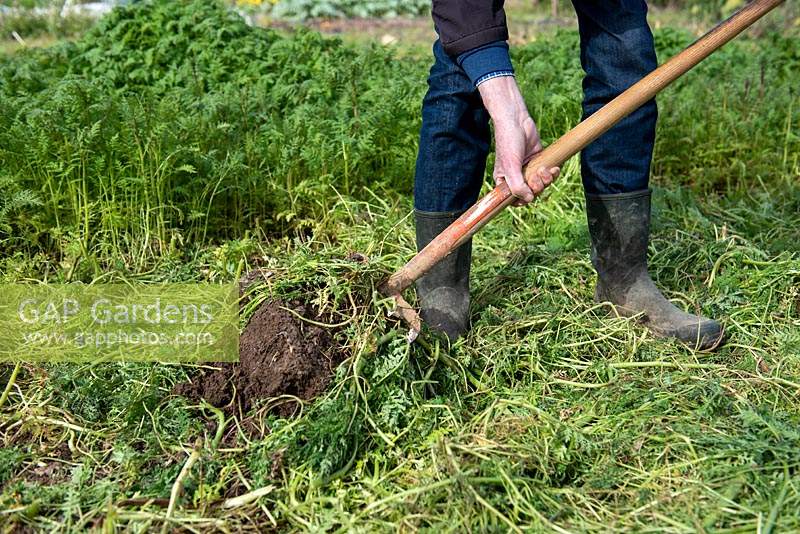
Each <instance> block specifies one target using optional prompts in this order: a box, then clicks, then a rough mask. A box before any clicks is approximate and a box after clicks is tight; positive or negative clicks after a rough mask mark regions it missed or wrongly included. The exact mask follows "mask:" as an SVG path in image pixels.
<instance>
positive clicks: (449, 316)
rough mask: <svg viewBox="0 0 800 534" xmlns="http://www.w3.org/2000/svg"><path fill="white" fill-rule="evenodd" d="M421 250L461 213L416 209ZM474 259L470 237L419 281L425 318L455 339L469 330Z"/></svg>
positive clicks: (418, 291)
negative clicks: (471, 275)
mask: <svg viewBox="0 0 800 534" xmlns="http://www.w3.org/2000/svg"><path fill="white" fill-rule="evenodd" d="M414 215H415V217H416V225H417V250H422V249H423V248H424V247H425V245H427V244H428V243H430V242H431V241H432V240H433V238H434V237H436V236H437V235H439V234H440V233H442V231H443V230H444V229H445V228H447V227H448V226H450V224H451V223H452V222H453V221H455V220H456V219H458V217H459V215H461V213H460V212H459V213H456V212H444V213H440V212H429V211H418V210H417V211H415V212H414ZM471 259H472V240H471V239H470V240H469V241H467V242H466V243H464V244H463V245H461V246H460V247H458V248H457V249H456V250H455V251H453V253H452V254H450V255H449V256H447V257H446V258H445V259H443V260H442V261H441V262H439V263H438V264H437V265H435V266H434V267H433V269H431V270H430V271H428V272H427V273H426V274H425V276H423V277H422V278H420V279H419V280H417V298H418V300H419V303H420V306H421V308H422V314H421V315H422V320H423V321H424V322H425V323H426V324H427V325H428V326H430V327H431V328H432V329H434V330H438V331H440V332H443V333H444V334H445V335H446V336H447V337H448V338H449V339H450V340H451V341H454V340H455V339H457V338H458V337H460V336H462V335H464V334H465V333H466V332H467V330H469V267H470V261H471Z"/></svg>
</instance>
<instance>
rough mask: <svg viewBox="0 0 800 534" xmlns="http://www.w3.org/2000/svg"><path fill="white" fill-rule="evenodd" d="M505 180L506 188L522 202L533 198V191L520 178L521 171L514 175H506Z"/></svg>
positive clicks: (525, 202) (524, 202)
mask: <svg viewBox="0 0 800 534" xmlns="http://www.w3.org/2000/svg"><path fill="white" fill-rule="evenodd" d="M505 180H506V184H508V188H509V189H510V190H511V194H512V195H514V196H515V197H517V199H519V201H520V202H522V204H527V203H528V202H530V201H531V200H533V192H532V191H531V188H530V187H528V184H526V183H525V180H524V179H523V178H522V173H520V174H518V175H514V176H506V177H505Z"/></svg>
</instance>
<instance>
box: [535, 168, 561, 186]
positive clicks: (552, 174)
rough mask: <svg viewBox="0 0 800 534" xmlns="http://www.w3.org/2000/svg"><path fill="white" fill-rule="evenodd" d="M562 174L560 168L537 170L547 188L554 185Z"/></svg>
mask: <svg viewBox="0 0 800 534" xmlns="http://www.w3.org/2000/svg"><path fill="white" fill-rule="evenodd" d="M560 172H561V169H559V168H558V167H551V168H550V169H546V168H544V167H539V169H538V170H537V175H538V177H539V179H540V180H541V181H542V183H544V185H545V186H548V185H550V184H552V183H553V182H554V181H555V179H556V178H558V175H559V173H560Z"/></svg>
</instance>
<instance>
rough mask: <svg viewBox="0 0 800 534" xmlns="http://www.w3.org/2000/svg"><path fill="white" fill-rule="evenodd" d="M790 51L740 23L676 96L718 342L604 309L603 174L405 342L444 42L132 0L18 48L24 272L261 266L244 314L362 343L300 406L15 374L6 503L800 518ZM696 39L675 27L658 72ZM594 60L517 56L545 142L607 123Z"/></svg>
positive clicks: (327, 518)
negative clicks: (279, 306)
mask: <svg viewBox="0 0 800 534" xmlns="http://www.w3.org/2000/svg"><path fill="white" fill-rule="evenodd" d="M164 28H168V29H169V30H168V31H164ZM796 39H797V37H796V36H795V35H793V34H792V33H791V32H790V31H785V32H782V33H772V32H770V33H766V34H764V35H761V36H746V37H744V38H742V39H740V40H738V41H735V42H733V43H731V44H730V45H729V46H727V47H726V48H724V49H723V50H722V51H720V52H719V53H717V54H715V55H714V56H712V57H711V58H709V59H708V60H707V61H706V62H705V63H703V64H702V65H701V66H699V67H698V68H697V69H696V70H694V71H693V72H691V73H689V74H688V75H687V76H685V77H684V78H682V79H681V80H679V81H678V82H676V84H675V85H673V86H672V87H671V88H669V89H667V90H666V91H665V92H664V93H663V94H662V95H660V96H659V98H658V102H659V108H660V119H659V131H658V141H657V146H656V156H655V160H654V164H653V179H652V182H653V186H654V189H655V194H654V227H653V238H652V240H651V245H650V266H651V272H652V274H653V277H654V279H655V280H656V281H657V283H658V284H659V286H660V287H661V288H662V289H664V292H665V294H666V296H667V297H668V298H670V299H671V300H672V301H673V302H675V303H677V304H678V305H679V306H682V307H684V308H685V309H688V310H690V311H693V312H701V313H703V314H705V315H708V316H713V317H719V318H721V319H722V320H723V322H724V324H725V326H726V330H727V334H728V344H727V345H725V346H724V347H723V348H721V349H720V350H719V351H717V352H714V353H699V352H694V351H691V350H689V349H687V348H685V347H683V346H681V345H678V344H676V343H674V342H672V341H669V340H662V339H654V338H653V336H652V334H651V333H649V332H648V331H647V330H646V329H644V328H642V327H640V326H637V325H636V323H635V321H633V320H630V319H626V318H619V317H615V316H614V315H609V314H608V313H607V311H606V310H605V309H603V308H602V307H599V306H598V305H596V304H595V303H594V302H593V301H592V294H593V281H594V273H593V270H592V268H591V265H590V263H589V257H588V235H587V232H586V229H585V213H584V210H583V201H582V190H581V187H580V169H579V162H578V161H577V159H572V160H570V161H569V162H567V163H566V164H565V166H564V170H563V173H562V177H561V178H560V179H559V182H558V183H557V184H555V185H554V186H553V187H552V188H551V189H550V191H549V192H548V193H547V194H546V195H545V197H546V198H544V199H542V200H540V201H537V202H536V203H535V204H534V205H532V206H530V207H528V208H524V209H517V210H511V211H508V212H505V213H503V214H502V215H500V216H499V217H498V218H497V219H496V221H493V222H492V224H490V225H488V226H487V227H486V228H485V229H484V230H483V231H482V232H481V233H480V234H478V235H477V236H476V237H475V242H474V250H475V261H474V268H473V282H472V291H473V308H472V311H473V317H472V322H473V329H472V331H471V333H470V334H469V335H468V336H467V337H465V338H464V339H462V340H459V341H458V342H457V343H456V344H454V345H453V346H449V345H447V344H446V343H444V342H442V341H441V340H439V339H437V338H436V337H435V336H432V335H428V334H425V335H423V337H422V338H421V340H420V342H418V343H415V344H413V345H409V344H408V343H407V342H406V340H405V330H404V327H403V326H402V325H401V324H399V323H397V322H396V321H395V320H394V319H392V318H391V317H390V316H389V315H390V311H391V302H389V301H388V300H387V299H384V298H383V297H382V296H381V295H380V294H379V292H378V291H377V289H376V288H377V286H378V284H379V283H380V282H381V281H382V280H383V279H385V277H386V276H388V275H389V274H391V273H392V272H393V271H395V270H396V269H397V268H399V267H400V266H401V265H402V264H403V263H404V262H405V261H407V260H408V259H409V258H410V257H411V256H412V255H413V253H414V251H415V249H414V239H413V227H412V221H411V218H410V213H411V199H410V195H411V190H412V180H413V164H414V158H415V156H416V136H417V133H418V128H419V114H420V105H421V98H422V95H423V94H424V91H425V81H424V80H425V76H426V75H427V70H428V68H429V63H430V59H429V58H428V57H416V56H413V55H411V56H404V57H402V59H398V58H397V57H396V55H395V53H394V52H392V51H390V50H387V49H384V48H381V47H377V46H374V47H366V46H362V47H353V46H349V45H345V44H343V43H342V42H340V41H338V40H335V39H326V38H322V37H321V36H319V35H317V34H315V33H311V32H307V31H299V32H296V33H279V32H275V31H271V30H262V29H258V28H252V27H249V26H247V25H246V24H244V22H243V21H242V20H241V19H239V18H238V17H237V16H235V15H233V14H231V13H230V12H229V11H227V10H226V9H224V8H223V7H221V6H219V5H217V4H213V3H210V2H200V1H197V2H174V3H173V2H170V3H161V2H152V3H151V2H143V3H139V4H135V5H133V6H130V7H125V8H121V9H118V10H116V11H114V12H113V13H112V14H111V15H109V16H108V17H107V18H105V19H103V20H102V21H101V22H100V24H99V25H98V26H97V27H95V28H94V29H92V30H91V31H90V32H89V33H87V34H86V35H84V36H83V37H82V38H81V39H79V40H78V41H76V42H74V43H66V44H59V45H55V46H53V47H50V48H46V49H41V50H29V51H24V52H20V53H18V54H15V55H14V56H11V57H5V58H2V59H0V121H2V122H1V123H0V193H1V194H0V279H2V280H3V281H4V282H20V281H40V280H47V281H81V282H99V281H102V282H111V281H136V282H146V283H155V282H164V281H172V282H175V281H227V282H229V281H234V280H236V279H238V278H239V277H241V276H242V275H243V274H244V273H246V272H249V271H252V270H258V271H259V272H261V273H262V274H263V277H262V278H263V282H261V283H259V284H258V285H257V286H256V287H254V288H253V290H252V293H251V300H250V303H249V304H248V305H247V306H246V307H245V309H244V310H243V321H244V320H246V318H247V317H248V316H249V315H250V314H252V313H253V311H254V310H255V308H256V307H257V306H258V305H259V304H260V303H261V302H264V301H266V300H271V299H275V298H279V299H284V300H291V299H302V300H303V301H305V302H307V303H309V304H310V305H312V306H313V307H314V308H315V309H316V310H318V311H319V312H320V314H319V316H320V317H326V321H327V322H328V323H329V324H331V325H337V326H335V327H331V331H332V333H333V335H334V337H335V340H336V345H337V350H340V351H342V352H343V353H344V354H345V355H346V356H347V358H346V360H345V361H344V363H342V364H341V365H340V366H339V367H338V368H337V369H336V370H335V374H334V377H333V380H332V384H331V387H330V388H329V390H328V391H327V392H326V394H325V395H323V396H322V397H320V398H318V399H316V400H315V401H313V402H309V403H306V404H305V405H304V406H303V409H302V412H301V413H300V414H299V415H298V416H297V417H293V418H281V417H278V416H276V415H274V414H273V413H272V412H271V411H270V406H271V404H270V402H269V401H264V402H263V403H262V404H260V405H258V406H257V407H255V408H253V409H252V410H250V411H249V412H247V413H236V414H230V413H225V412H222V411H220V410H218V409H215V408H212V407H210V406H209V405H207V404H204V403H201V404H194V403H191V402H189V401H187V400H186V399H184V398H182V397H179V396H177V395H174V394H173V393H172V391H173V388H174V386H175V385H176V384H177V383H179V382H182V381H184V380H186V379H187V377H189V376H190V375H192V374H193V373H194V372H195V371H196V369H195V368H194V367H192V366H187V365H183V366H182V365H156V364H126V363H119V364H100V363H98V364H80V365H77V364H51V365H32V364H21V365H19V366H16V367H14V366H3V367H0V391H2V393H1V394H0V395H1V396H0V487H1V488H2V489H0V514H2V515H0V517H2V522H3V523H4V524H8V525H11V526H12V528H18V529H24V528H33V529H37V530H38V529H41V530H44V529H47V530H54V531H63V532H74V531H85V530H89V529H97V530H99V529H108V530H109V531H110V530H112V529H114V530H131V531H142V532H143V531H150V530H155V529H162V528H164V527H166V528H167V529H183V530H194V531H201V532H205V531H216V530H228V531H241V530H254V531H308V530H314V531H326V532H328V531H330V532H337V531H365V532H367V531H390V530H401V531H417V530H422V531H427V530H434V529H436V530H441V531H447V532H462V531H480V532H483V531H509V530H511V531H517V530H522V531H532V532H540V531H544V532H550V531H557V532H607V531H609V530H612V531H636V532H643V531H655V532H791V531H794V530H798V529H800V514H799V513H798V510H800V475H799V474H798V473H799V471H798V469H799V465H800V454H798V451H800V430H799V429H800V408H798V406H800V404H799V403H800V247H799V246H798V243H800V185H799V184H798V177H799V176H800V161H799V160H798V154H800V150H799V149H800V137H799V136H798V128H800V102H798V93H797V89H796V83H794V81H793V80H794V77H795V73H796V72H797V69H798V66H800V57H798V55H797V50H798V49H797V47H796ZM690 41H691V36H690V35H689V34H687V33H685V32H683V31H680V30H675V29H669V28H665V29H660V30H658V31H656V43H657V47H658V53H659V57H660V59H661V60H662V61H663V60H664V59H666V58H667V57H669V56H671V55H672V54H674V53H676V52H677V51H679V50H680V49H682V47H683V46H685V45H686V44H688V43H689V42H690ZM577 46H578V38H577V34H576V33H575V32H573V31H567V30H559V31H558V32H556V33H555V35H554V36H553V37H548V38H547V39H541V40H538V41H536V42H533V43H530V44H528V45H525V46H521V47H517V48H516V49H515V50H514V51H513V54H514V62H515V66H516V69H517V73H518V79H519V82H520V85H521V87H522V89H523V92H524V93H525V96H526V101H527V102H528V105H529V108H530V111H531V114H532V116H533V117H534V119H535V120H536V121H537V123H538V125H539V126H540V130H541V132H542V135H543V137H544V139H545V140H546V141H547V142H552V141H553V140H554V139H556V138H557V137H558V136H559V135H561V134H562V133H564V132H565V131H567V130H568V129H569V128H570V127H571V126H573V125H574V124H576V123H577V121H578V120H579V119H580V98H581V90H580V80H581V70H580V64H579V59H578V55H577ZM490 165H491V161H490ZM486 187H487V190H488V187H489V177H488V176H487V186H486ZM408 296H409V298H410V299H411V300H412V301H413V292H410V293H409V295H408ZM178 490H180V491H178ZM173 494H174V495H175V496H174V497H173ZM170 502H172V505H170Z"/></svg>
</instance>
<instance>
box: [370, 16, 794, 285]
mask: <svg viewBox="0 0 800 534" xmlns="http://www.w3.org/2000/svg"><path fill="white" fill-rule="evenodd" d="M781 3H783V0H753V1H752V2H750V3H749V4H747V5H746V6H745V7H743V8H742V9H740V10H739V11H737V12H736V13H734V14H733V15H732V16H731V17H730V18H728V19H727V20H725V21H723V22H721V23H719V24H718V25H717V26H715V27H714V28H713V29H712V30H711V31H709V32H708V33H707V34H705V35H704V36H703V37H701V38H700V39H698V40H697V41H695V42H694V43H692V44H691V45H690V46H689V47H688V48H686V49H685V50H683V51H682V52H681V53H680V54H678V55H677V56H675V57H673V58H672V59H670V60H669V61H667V62H666V63H664V64H663V65H661V66H660V67H658V68H657V69H656V70H654V71H653V72H651V73H650V74H648V75H647V76H645V77H644V78H642V79H641V80H639V81H638V82H637V83H635V84H634V85H632V86H631V87H629V88H628V89H627V90H626V91H625V92H623V93H622V94H621V95H619V96H618V97H617V98H615V99H614V100H612V101H611V102H609V103H608V104H606V105H605V106H603V107H602V108H601V109H599V110H598V111H597V112H595V113H594V114H592V115H591V116H589V117H588V118H587V119H586V120H584V121H582V122H580V123H579V124H578V125H577V126H575V127H574V128H573V129H572V130H570V131H569V132H567V133H566V134H564V135H563V136H562V137H561V138H559V139H558V140H557V141H555V142H554V143H553V144H551V145H549V146H548V147H547V148H545V149H544V150H543V151H541V152H539V154H537V155H536V156H535V157H534V158H533V159H531V160H530V162H528V165H527V167H526V168H525V181H526V182H528V183H530V182H531V179H532V178H533V176H534V173H535V172H536V169H538V168H539V167H546V168H548V169H549V168H550V167H560V166H561V165H562V164H563V163H564V162H565V161H566V160H568V159H569V158H571V157H572V156H574V155H575V154H577V153H578V152H580V151H581V150H582V149H583V148H584V147H585V146H586V145H588V144H589V143H591V142H592V141H594V140H595V139H597V138H598V137H600V136H601V135H603V134H604V133H605V132H606V131H608V130H609V129H610V128H611V127H612V126H614V125H615V124H616V123H617V122H619V121H620V120H622V119H623V118H625V117H626V116H628V115H630V114H631V113H633V112H634V111H635V110H637V109H638V108H639V107H640V106H641V105H642V104H644V103H646V102H648V101H649V100H650V99H652V98H653V97H655V96H656V94H658V92H659V91H661V90H662V89H664V88H665V87H666V86H667V85H669V84H670V83H672V82H673V81H675V80H676V79H677V78H679V77H680V76H681V75H683V74H684V73H686V71H688V70H689V69H691V68H692V67H694V66H695V65H697V64H698V63H700V62H701V61H702V60H704V59H705V58H707V57H708V56H709V55H711V54H712V53H713V52H714V51H715V50H717V49H718V48H720V47H721V46H722V45H724V44H725V43H727V42H728V41H730V40H731V39H733V38H734V37H736V36H737V35H739V34H740V33H741V32H742V31H744V30H745V29H747V28H748V27H749V26H750V25H752V24H753V23H754V22H755V21H757V20H758V19H760V18H761V17H763V16H764V15H766V14H767V13H768V12H769V11H771V10H772V9H774V8H775V7H777V6H778V5H780V4H781ZM513 201H514V197H513V196H512V195H511V191H510V190H509V189H508V186H506V185H505V184H504V183H503V184H500V185H498V186H497V187H495V188H494V190H493V191H491V192H490V193H489V194H487V195H486V196H485V197H483V198H482V199H480V200H479V201H478V202H477V203H476V204H475V205H473V206H472V207H471V208H470V209H468V210H467V211H465V212H464V214H463V215H461V217H459V218H458V219H457V220H456V221H455V222H453V224H451V225H450V226H449V227H447V228H446V229H445V230H444V231H443V232H442V233H441V234H439V235H438V236H437V237H436V238H435V239H434V240H433V241H431V242H430V243H429V244H428V246H426V247H425V248H424V249H422V250H421V251H420V252H419V254H417V255H416V256H414V257H413V258H412V259H411V261H409V262H408V263H406V264H405V266H403V268H402V269H400V270H399V271H397V272H396V273H395V274H393V275H392V276H391V278H389V280H387V281H386V282H385V283H384V284H383V285H382V286H381V288H380V289H381V292H382V293H383V294H385V295H387V296H391V295H397V294H399V293H400V292H401V291H403V290H405V289H406V288H408V287H409V286H410V285H411V284H412V283H414V281H415V280H416V279H418V278H419V277H421V276H422V275H424V274H425V273H426V272H428V271H429V270H430V269H431V268H432V267H433V266H434V265H436V264H437V263H439V262H440V261H441V260H442V259H444V258H445V257H446V256H447V255H448V254H450V253H451V252H452V251H454V250H455V249H456V248H458V246H459V245H461V244H462V243H464V242H465V241H466V240H467V239H469V238H470V237H472V235H473V234H474V233H475V232H477V231H478V230H480V229H481V228H482V227H483V225H485V224H486V223H487V222H489V221H490V220H491V219H492V218H493V217H494V216H495V215H497V214H498V213H499V212H500V211H502V210H503V208H505V207H506V206H508V205H510V204H511V203H512V202H513Z"/></svg>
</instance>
